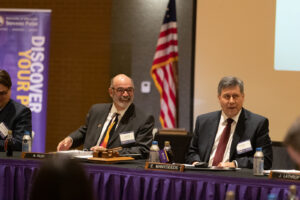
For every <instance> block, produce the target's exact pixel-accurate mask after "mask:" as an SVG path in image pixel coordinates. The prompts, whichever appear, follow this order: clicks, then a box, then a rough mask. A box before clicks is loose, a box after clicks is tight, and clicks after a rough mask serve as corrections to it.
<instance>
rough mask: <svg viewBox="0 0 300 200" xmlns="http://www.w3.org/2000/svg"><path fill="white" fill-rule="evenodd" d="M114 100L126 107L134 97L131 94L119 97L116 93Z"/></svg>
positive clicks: (120, 105)
mask: <svg viewBox="0 0 300 200" xmlns="http://www.w3.org/2000/svg"><path fill="white" fill-rule="evenodd" d="M113 101H114V103H115V104H117V105H118V106H119V107H121V108H123V109H125V108H127V107H128V106H129V105H130V104H131V103H132V102H133V97H131V96H120V97H118V96H116V95H114V97H113Z"/></svg>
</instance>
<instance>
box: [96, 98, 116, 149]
mask: <svg viewBox="0 0 300 200" xmlns="http://www.w3.org/2000/svg"><path fill="white" fill-rule="evenodd" d="M111 106H112V104H110V105H109V104H108V105H107V106H105V108H104V109H103V112H99V113H98V116H97V123H96V124H95V127H94V128H95V129H96V133H97V134H93V136H94V138H92V140H91V141H93V143H94V145H96V144H97V142H98V139H99V137H100V134H101V132H102V129H103V126H104V123H105V121H106V119H107V116H108V114H109V111H110V109H111Z"/></svg>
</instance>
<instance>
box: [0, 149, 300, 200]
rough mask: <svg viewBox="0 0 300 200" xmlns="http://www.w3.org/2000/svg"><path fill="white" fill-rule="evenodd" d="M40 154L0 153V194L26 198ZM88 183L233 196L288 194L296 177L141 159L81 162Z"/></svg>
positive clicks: (135, 198)
mask: <svg viewBox="0 0 300 200" xmlns="http://www.w3.org/2000/svg"><path fill="white" fill-rule="evenodd" d="M42 162H43V160H42V159H22V158H21V155H20V153H16V152H14V156H13V157H6V156H5V154H4V153H3V152H1V153H0V200H11V199H18V200H23V199H24V200H27V199H28V196H29V192H30V188H31V186H32V183H33V179H34V177H35V175H36V172H37V171H38V169H39V166H40V164H41V163H42ZM82 165H83V167H84V169H85V170H86V173H87V174H88V177H89V179H90V180H91V181H92V183H93V189H94V194H95V197H96V198H95V199H105V200H106V199H108V200H109V199H122V200H126V199H128V200H139V199H153V200H155V199H166V200H167V199H168V200H169V199H172V200H173V199H174V200H177V199H178V200H181V199H216V200H217V199H218V200H219V199H225V194H226V192H227V191H230V190H231V191H234V192H235V195H236V199H267V196H268V194H270V193H273V194H275V195H276V196H277V199H287V195H288V187H289V186H290V185H291V184H295V185H297V187H298V188H299V187H300V183H299V182H291V181H286V180H279V179H269V178H268V177H267V176H253V175H252V170H251V169H241V170H235V171H232V170H228V171H227V170H224V171H222V170H220V171H207V170H199V171H198V170H185V171H184V172H170V171H154V170H145V169H144V166H145V160H133V161H125V162H120V163H116V164H99V163H89V162H82Z"/></svg>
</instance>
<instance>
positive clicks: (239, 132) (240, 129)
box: [229, 109, 247, 160]
mask: <svg viewBox="0 0 300 200" xmlns="http://www.w3.org/2000/svg"><path fill="white" fill-rule="evenodd" d="M246 119H247V117H246V114H245V110H244V109H242V112H241V114H240V117H239V119H238V123H237V125H236V128H235V131H234V134H233V138H232V143H231V147H230V156H229V160H232V158H233V155H234V154H235V152H236V146H237V145H238V143H239V141H240V138H241V136H242V134H243V131H244V130H245V120H246Z"/></svg>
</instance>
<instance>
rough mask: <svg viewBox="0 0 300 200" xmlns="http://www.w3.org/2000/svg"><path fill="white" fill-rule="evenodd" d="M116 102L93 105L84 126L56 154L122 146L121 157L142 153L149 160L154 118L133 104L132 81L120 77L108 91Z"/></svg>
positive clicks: (113, 81) (66, 140)
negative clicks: (74, 150)
mask: <svg viewBox="0 0 300 200" xmlns="http://www.w3.org/2000/svg"><path fill="white" fill-rule="evenodd" d="M108 92H109V95H110V97H111V98H112V101H113V103H110V104H95V105H93V106H92V107H91V108H90V110H89V112H88V114H87V117H86V123H85V125H83V126H81V127H80V128H79V129H77V130H76V131H74V132H73V133H71V134H70V136H68V137H66V138H65V139H64V140H62V141H61V142H60V143H59V144H58V146H57V151H62V150H68V149H70V148H76V147H78V146H80V145H82V144H83V148H84V149H89V150H92V151H97V150H101V149H105V148H106V149H111V148H116V147H122V150H120V154H140V156H139V157H138V158H147V157H148V154H149V149H150V146H151V143H152V138H153V136H152V129H153V126H154V118H153V116H151V115H146V114H145V113H143V112H142V110H140V109H139V108H137V107H136V106H135V105H134V104H133V98H134V84H133V81H132V79H131V78H129V77H128V76H126V75H124V74H119V75H117V76H115V77H114V78H112V80H111V84H110V87H109V88H108Z"/></svg>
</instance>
